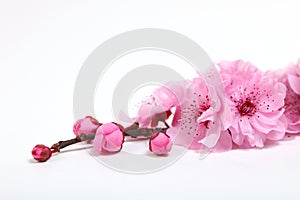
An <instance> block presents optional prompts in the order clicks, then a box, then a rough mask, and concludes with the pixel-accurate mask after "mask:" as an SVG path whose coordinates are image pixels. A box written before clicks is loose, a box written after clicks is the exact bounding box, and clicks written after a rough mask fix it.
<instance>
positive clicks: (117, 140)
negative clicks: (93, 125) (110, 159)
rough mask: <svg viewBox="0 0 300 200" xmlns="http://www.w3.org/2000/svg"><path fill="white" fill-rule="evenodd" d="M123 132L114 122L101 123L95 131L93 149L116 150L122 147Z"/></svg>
mask: <svg viewBox="0 0 300 200" xmlns="http://www.w3.org/2000/svg"><path fill="white" fill-rule="evenodd" d="M123 142H124V133H123V131H121V130H120V128H119V126H118V125H116V124H115V123H107V124H103V125H101V126H100V127H99V128H98V129H97V132H96V136H95V139H94V149H95V150H96V151H98V152H99V153H103V152H117V151H120V150H121V149H122V145H123Z"/></svg>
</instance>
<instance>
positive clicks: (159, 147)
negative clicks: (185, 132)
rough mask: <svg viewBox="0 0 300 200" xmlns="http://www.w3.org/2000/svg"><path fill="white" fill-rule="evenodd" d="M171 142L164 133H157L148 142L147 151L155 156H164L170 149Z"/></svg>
mask: <svg viewBox="0 0 300 200" xmlns="http://www.w3.org/2000/svg"><path fill="white" fill-rule="evenodd" d="M172 145H173V143H172V140H171V138H170V136H168V135H167V134H166V133H163V132H159V133H157V134H155V135H154V136H153V137H152V138H151V139H150V141H149V149H150V151H151V152H153V153H154V154H156V155H166V154H168V152H170V151H171V149H172Z"/></svg>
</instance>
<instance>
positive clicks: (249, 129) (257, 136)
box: [218, 60, 286, 147]
mask: <svg viewBox="0 0 300 200" xmlns="http://www.w3.org/2000/svg"><path fill="white" fill-rule="evenodd" d="M218 65H219V67H220V74H221V77H222V80H223V83H224V89H225V96H226V106H227V109H226V111H227V112H226V122H225V128H227V127H228V128H229V131H230V132H229V133H230V134H231V137H232V140H233V142H234V143H235V144H237V145H238V146H240V147H263V146H264V143H265V141H266V140H267V139H269V140H279V139H282V138H283V136H284V134H285V130H286V127H285V125H284V123H282V121H281V120H280V118H281V117H282V115H283V112H284V108H283V106H284V98H285V95H286V87H285V85H284V84H282V83H278V82H276V81H274V80H272V79H271V78H269V77H267V76H266V75H264V74H263V73H262V72H260V71H259V70H258V69H257V68H256V67H255V66H253V65H252V64H251V63H249V62H244V61H242V60H237V61H234V62H228V61H222V62H221V63H219V64H218ZM227 136H228V135H227ZM227 136H226V137H227ZM226 139H228V138H226Z"/></svg>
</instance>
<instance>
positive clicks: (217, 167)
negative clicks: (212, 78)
mask: <svg viewBox="0 0 300 200" xmlns="http://www.w3.org/2000/svg"><path fill="white" fill-rule="evenodd" d="M299 10H300V5H299V3H298V1H296V0H295V1H290V0H272V1H259V0H252V1H234V0H226V1H208V0H198V1H196V0H194V1H192V0H185V1H179V0H172V1H161V0H160V1H158V0H157V1H156V0H152V1H133V0H110V1H92V0H85V1H83V0H82V1H79V0H73V1H71V0H51V1H50V0H46V1H42V0H27V1H22V0H7V1H4V0H1V1H0V67H1V72H0V91H1V98H0V112H1V115H0V116H1V119H0V120H1V131H0V134H1V145H0V148H1V149H0V150H1V165H0V166H1V170H0V199H63V198H65V199H66V198H67V199H83V198H86V199H160V198H168V199H183V198H186V199H221V198H222V199H254V198H255V199H265V198H268V199H269V198H270V199H271V198H272V199H299V197H300V194H299V187H300V168H299V167H300V157H299V155H300V138H299V137H298V138H292V139H290V140H288V141H282V142H280V145H279V144H274V145H271V146H269V147H268V148H266V149H263V150H248V151H241V150H234V151H231V152H227V153H222V154H211V155H209V156H208V157H207V158H206V159H204V160H199V159H198V156H197V154H196V153H194V152H192V151H191V152H189V153H187V154H186V155H185V156H184V157H183V158H182V159H180V160H179V161H178V162H176V163H175V164H174V165H172V166H170V167H169V168H167V169H165V170H162V171H159V172H157V173H153V174H147V175H128V174H122V173H119V172H115V171H113V170H111V169H108V168H106V167H104V166H102V165H101V164H99V163H98V162H96V161H95V159H94V158H93V157H91V156H89V154H88V153H87V152H86V151H84V150H83V151H72V152H68V153H62V154H60V155H59V156H55V157H53V158H51V160H49V162H47V163H34V162H32V160H31V153H30V151H31V149H32V147H33V146H34V145H35V144H36V143H44V144H46V145H50V144H52V143H54V142H56V141H58V140H60V139H68V138H70V137H72V126H73V121H74V119H73V111H72V106H73V105H72V103H73V99H72V98H73V96H72V95H73V89H74V83H75V81H76V76H77V74H78V72H79V70H80V67H81V65H82V63H83V62H84V60H85V59H86V57H87V56H88V55H89V54H90V53H91V52H92V51H93V50H94V49H95V48H96V47H97V46H98V45H100V44H101V43H102V42H103V41H105V40H106V39H108V38H110V37H112V36H114V35H116V34H119V33H122V32H124V31H129V30H132V29H137V28H164V29H170V30H174V31H176V32H179V33H182V34H184V35H186V36H188V37H189V38H191V39H193V40H194V41H196V42H197V43H198V44H200V45H201V46H202V47H203V48H204V49H205V50H206V52H207V53H208V54H209V55H210V57H211V58H212V59H213V60H214V61H220V60H222V59H228V60H233V59H238V58H242V59H244V60H249V61H251V62H252V63H254V64H256V65H257V66H258V67H259V68H261V69H264V70H266V69H272V68H279V67H284V66H286V65H287V64H289V63H290V62H295V61H296V60H297V59H298V57H300V45H299V44H300V27H299V19H300V12H299Z"/></svg>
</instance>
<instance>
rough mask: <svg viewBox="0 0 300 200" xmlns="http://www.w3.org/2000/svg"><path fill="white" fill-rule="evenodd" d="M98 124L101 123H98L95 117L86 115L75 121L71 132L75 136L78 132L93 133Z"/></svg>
mask: <svg viewBox="0 0 300 200" xmlns="http://www.w3.org/2000/svg"><path fill="white" fill-rule="evenodd" d="M99 126H101V123H99V122H98V121H97V120H96V119H95V118H93V117H91V116H86V117H85V118H82V119H79V120H77V121H76V122H75V124H74V126H73V132H74V134H75V135H76V136H78V135H80V133H86V134H94V133H96V130H97V128H98V127H99Z"/></svg>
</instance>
